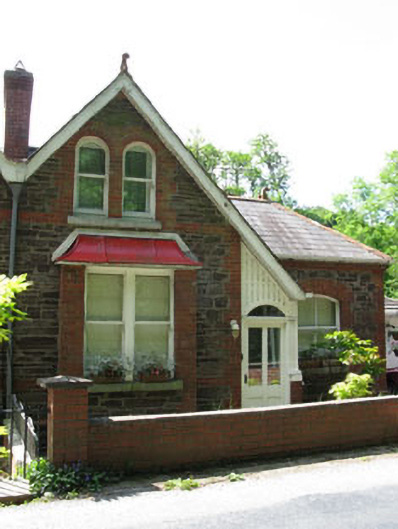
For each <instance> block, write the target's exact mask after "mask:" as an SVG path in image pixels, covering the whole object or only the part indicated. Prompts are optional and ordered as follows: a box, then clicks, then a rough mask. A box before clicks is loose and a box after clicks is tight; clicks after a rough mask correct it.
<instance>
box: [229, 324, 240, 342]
mask: <svg viewBox="0 0 398 529" xmlns="http://www.w3.org/2000/svg"><path fill="white" fill-rule="evenodd" d="M231 330H232V337H233V338H237V337H238V336H239V331H240V329H239V323H238V322H237V321H236V320H231Z"/></svg>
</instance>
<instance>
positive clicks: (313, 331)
mask: <svg viewBox="0 0 398 529" xmlns="http://www.w3.org/2000/svg"><path fill="white" fill-rule="evenodd" d="M339 329H340V310H339V302H338V300H337V299H334V298H331V297H328V296H321V295H313V296H311V297H308V298H307V299H305V300H304V301H299V302H298V347H299V353H300V352H301V351H306V350H308V349H309V348H310V347H311V345H314V344H316V343H319V342H321V341H322V339H323V337H324V336H325V335H326V334H328V333H330V332H333V331H337V330H339Z"/></svg>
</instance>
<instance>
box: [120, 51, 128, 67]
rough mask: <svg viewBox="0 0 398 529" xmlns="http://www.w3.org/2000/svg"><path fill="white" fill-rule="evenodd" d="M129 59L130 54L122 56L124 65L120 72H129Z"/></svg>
mask: <svg viewBox="0 0 398 529" xmlns="http://www.w3.org/2000/svg"><path fill="white" fill-rule="evenodd" d="M127 59H130V55H129V54H128V53H123V55H122V64H121V65H120V71H121V72H128V71H129V69H128V67H127Z"/></svg>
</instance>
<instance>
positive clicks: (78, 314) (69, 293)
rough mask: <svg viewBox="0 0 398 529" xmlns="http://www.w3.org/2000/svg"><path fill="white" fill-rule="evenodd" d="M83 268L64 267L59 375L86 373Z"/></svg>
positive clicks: (61, 281) (60, 316) (60, 303)
mask: <svg viewBox="0 0 398 529" xmlns="http://www.w3.org/2000/svg"><path fill="white" fill-rule="evenodd" d="M84 277H85V267H84V266H66V265H61V278H60V293H59V340H58V372H59V373H63V374H65V375H72V376H76V377H81V376H83V374H84V372H83V371H84V369H83V355H82V351H83V348H84V283H85V281H84Z"/></svg>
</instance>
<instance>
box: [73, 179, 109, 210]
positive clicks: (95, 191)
mask: <svg viewBox="0 0 398 529" xmlns="http://www.w3.org/2000/svg"><path fill="white" fill-rule="evenodd" d="M78 207H79V208H87V209H99V210H103V209H104V179H103V178H90V177H84V176H80V177H79V205H78Z"/></svg>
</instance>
